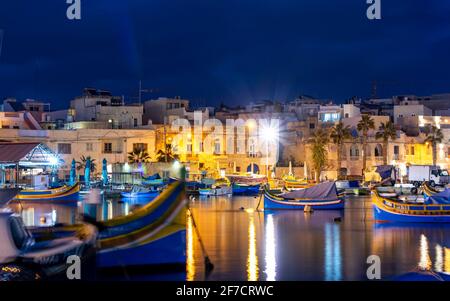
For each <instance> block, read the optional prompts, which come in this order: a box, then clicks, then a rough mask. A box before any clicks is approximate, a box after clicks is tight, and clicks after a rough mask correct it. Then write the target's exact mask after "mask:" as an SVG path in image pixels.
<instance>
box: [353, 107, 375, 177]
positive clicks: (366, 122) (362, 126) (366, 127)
mask: <svg viewBox="0 0 450 301" xmlns="http://www.w3.org/2000/svg"><path fill="white" fill-rule="evenodd" d="M357 129H358V132H359V133H360V135H361V138H362V147H363V151H362V155H363V158H362V159H363V168H362V173H363V176H364V174H365V172H366V164H367V162H366V161H367V138H368V133H369V131H370V130H373V129H375V121H374V120H373V119H372V117H370V116H369V115H362V116H361V120H360V121H359V122H358V125H357Z"/></svg>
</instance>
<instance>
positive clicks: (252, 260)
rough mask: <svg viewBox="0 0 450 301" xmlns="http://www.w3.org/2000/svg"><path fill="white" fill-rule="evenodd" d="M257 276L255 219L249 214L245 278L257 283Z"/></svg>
mask: <svg viewBox="0 0 450 301" xmlns="http://www.w3.org/2000/svg"><path fill="white" fill-rule="evenodd" d="M258 276H259V268H258V255H257V254H256V229H255V217H254V216H253V213H250V214H249V223H248V257H247V277H248V280H249V281H257V280H258Z"/></svg>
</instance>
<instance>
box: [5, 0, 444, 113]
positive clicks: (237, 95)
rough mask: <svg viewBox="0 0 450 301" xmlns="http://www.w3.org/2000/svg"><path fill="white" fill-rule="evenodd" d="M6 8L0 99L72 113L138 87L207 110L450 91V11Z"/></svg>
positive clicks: (102, 3)
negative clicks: (83, 102) (80, 100)
mask: <svg viewBox="0 0 450 301" xmlns="http://www.w3.org/2000/svg"><path fill="white" fill-rule="evenodd" d="M365 2H366V1H365V0H351V1H348V0H346V1H343V0H334V1H333V0H305V1H303V0H290V1H287V0H189V1H186V0H151V1H149V0H127V1H113V0H82V20H81V21H69V20H67V19H66V8H67V4H66V3H65V0H39V1H25V0H2V1H1V3H0V29H3V30H4V40H3V49H2V52H1V56H0V96H1V97H6V96H13V97H17V98H18V99H23V98H37V99H42V100H47V101H50V102H52V103H53V104H54V108H57V107H58V108H60V107H65V106H67V104H68V101H69V100H70V99H71V98H73V97H74V96H77V95H79V94H80V93H81V90H82V88H84V87H88V86H89V87H91V86H92V87H97V88H101V89H108V90H111V91H112V92H113V93H114V94H117V95H125V96H126V97H127V99H128V100H131V99H130V97H131V96H133V95H135V96H136V95H137V89H138V81H139V79H142V80H143V83H144V87H148V88H158V89H159V92H158V93H155V94H149V95H146V98H149V97H156V96H175V95H180V96H182V97H185V98H188V99H191V100H192V101H193V102H194V103H196V104H202V105H205V104H218V103H220V102H222V101H223V102H225V103H230V104H239V103H244V102H249V101H255V100H261V99H277V100H283V101H284V100H287V99H292V98H294V97H295V96H297V95H299V94H308V95H313V96H316V97H319V98H333V99H335V100H337V101H342V100H345V99H347V98H349V97H351V96H353V95H358V96H363V97H365V96H369V95H370V90H371V81H372V80H377V81H378V92H379V94H380V96H390V95H392V94H419V95H425V94H430V93H442V92H450V59H449V56H450V2H449V1H443V0H382V18H383V19H382V20H380V21H369V20H367V18H366V8H367V4H366V3H365Z"/></svg>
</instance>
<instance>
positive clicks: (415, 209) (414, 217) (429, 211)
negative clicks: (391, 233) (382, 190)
mask: <svg viewBox="0 0 450 301" xmlns="http://www.w3.org/2000/svg"><path fill="white" fill-rule="evenodd" d="M372 204H373V217H374V218H375V219H376V220H378V221H391V222H407V223H409V222H411V223H448V222H450V205H422V204H401V203H397V202H394V201H392V200H390V199H387V198H383V197H382V196H380V195H379V194H378V192H373V194H372Z"/></svg>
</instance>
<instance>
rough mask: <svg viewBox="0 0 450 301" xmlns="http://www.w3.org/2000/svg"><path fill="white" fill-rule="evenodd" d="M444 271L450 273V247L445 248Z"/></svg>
mask: <svg viewBox="0 0 450 301" xmlns="http://www.w3.org/2000/svg"><path fill="white" fill-rule="evenodd" d="M444 256H445V260H444V272H445V273H449V274H450V249H449V248H444Z"/></svg>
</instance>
